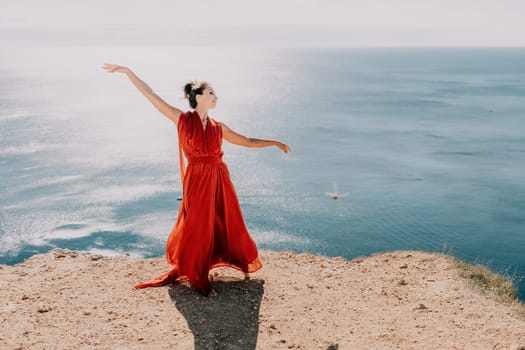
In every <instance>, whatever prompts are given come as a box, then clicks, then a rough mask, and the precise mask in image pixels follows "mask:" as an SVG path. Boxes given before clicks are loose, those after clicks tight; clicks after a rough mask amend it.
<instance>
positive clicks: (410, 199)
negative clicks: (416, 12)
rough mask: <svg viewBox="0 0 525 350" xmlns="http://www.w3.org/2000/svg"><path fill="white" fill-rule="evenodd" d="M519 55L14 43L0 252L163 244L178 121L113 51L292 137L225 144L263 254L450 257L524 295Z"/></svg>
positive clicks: (1, 118)
mask: <svg viewBox="0 0 525 350" xmlns="http://www.w3.org/2000/svg"><path fill="white" fill-rule="evenodd" d="M524 59H525V48H317V47H307V48H306V47H304V48H246V47H175V46H174V47H167V46H156V47H146V46H120V47H110V46H39V47H36V46H35V47H31V46H8V47H6V48H4V53H3V54H2V56H1V57H0V77H1V80H0V178H1V179H2V181H1V183H0V190H1V191H0V264H16V263H19V262H22V261H24V260H25V259H27V258H28V257H30V256H32V255H34V254H38V253H45V252H47V251H49V250H51V249H53V248H55V247H59V248H67V249H76V250H81V251H88V252H92V253H97V254H105V255H120V254H129V255H132V256H136V257H144V258H147V257H156V256H161V255H162V254H164V244H165V241H166V238H167V236H168V234H169V232H170V231H171V229H172V227H173V225H174V224H175V220H176V217H177V213H178V207H179V203H180V202H179V201H178V200H177V198H178V197H179V196H180V195H181V183H180V174H179V169H178V146H177V130H176V126H175V125H174V124H173V123H172V122H170V121H169V120H168V119H166V118H164V117H163V116H162V115H161V114H160V113H158V112H157V111H156V110H155V109H154V108H153V107H152V106H151V105H150V104H149V102H148V101H147V100H146V99H145V98H144V97H143V96H142V95H141V94H140V93H139V92H138V91H136V90H135V88H134V87H133V85H132V84H131V82H129V81H128V79H127V78H126V77H125V76H124V75H121V74H109V73H106V72H104V71H103V70H102V69H101V65H102V64H104V63H116V64H122V65H125V66H129V67H130V68H132V69H133V70H134V72H135V73H136V74H137V75H138V76H139V77H140V78H142V79H143V80H144V81H146V82H147V83H148V84H149V85H150V86H151V87H152V88H153V89H154V90H155V91H156V92H157V93H158V94H159V95H160V96H162V97H163V98H164V99H165V100H166V101H167V102H168V103H170V104H173V105H175V106H177V107H178V108H181V109H183V110H189V109H190V108H189V106H188V104H187V101H186V100H184V99H183V98H182V86H183V84H184V82H185V81H187V80H191V79H197V80H206V81H208V82H210V83H211V85H212V86H213V87H214V88H215V90H216V92H217V94H218V96H219V101H218V106H217V109H215V110H213V111H210V115H211V117H213V118H215V119H216V120H219V121H221V122H224V123H226V124H227V125H228V126H229V127H230V128H232V129H233V130H235V131H237V132H239V133H241V134H244V135H246V136H249V137H258V138H265V139H277V140H280V141H282V142H285V143H287V144H288V145H290V146H291V148H292V152H291V153H290V154H288V155H285V154H283V153H282V152H281V151H280V150H278V149H277V148H265V149H248V148H242V147H237V146H233V145H230V144H228V143H227V142H224V144H223V147H224V152H225V155H224V160H225V162H226V164H227V165H228V167H229V169H230V172H231V176H232V180H233V183H234V185H235V187H236V190H237V194H238V197H239V201H240V204H241V208H242V210H243V214H244V218H245V222H246V225H247V227H248V229H249V231H250V234H251V235H252V237H253V238H254V240H255V241H256V243H257V245H258V247H259V248H260V249H270V250H291V251H295V252H311V253H315V254H321V255H326V256H342V257H345V258H347V259H352V258H355V257H357V256H363V255H371V254H373V253H377V252H384V251H392V250H426V251H434V252H444V253H448V254H451V255H454V256H456V257H458V258H460V259H462V260H464V261H466V262H468V263H481V264H484V265H487V266H488V267H490V268H491V269H492V270H494V271H496V272H498V273H502V274H506V275H509V276H512V277H513V278H514V279H515V280H516V285H517V286H518V288H519V297H520V299H521V300H525V281H524V280H523V276H525V258H524V256H525V255H524V254H523V251H524V248H525V230H524V228H525V177H524V176H523V174H524V173H525V172H524V164H525V136H524V133H523V130H525V118H524V116H525V99H524V98H523V96H525V66H524V65H523V64H522V62H524ZM326 192H338V193H341V194H345V196H344V197H342V198H340V199H337V200H334V199H333V198H331V197H330V196H328V195H327V194H326ZM263 264H264V262H263Z"/></svg>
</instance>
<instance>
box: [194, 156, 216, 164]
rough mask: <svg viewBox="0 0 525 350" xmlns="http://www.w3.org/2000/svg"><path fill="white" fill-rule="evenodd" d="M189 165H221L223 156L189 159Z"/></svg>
mask: <svg viewBox="0 0 525 350" xmlns="http://www.w3.org/2000/svg"><path fill="white" fill-rule="evenodd" d="M187 159H188V164H203V163H204V164H221V163H223V161H222V156H203V157H187Z"/></svg>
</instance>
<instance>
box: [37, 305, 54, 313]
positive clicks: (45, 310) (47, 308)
mask: <svg viewBox="0 0 525 350" xmlns="http://www.w3.org/2000/svg"><path fill="white" fill-rule="evenodd" d="M51 310H53V308H52V307H51V306H40V307H39V308H38V309H37V310H36V311H37V312H38V313H40V314H43V313H44V312H49V311H51Z"/></svg>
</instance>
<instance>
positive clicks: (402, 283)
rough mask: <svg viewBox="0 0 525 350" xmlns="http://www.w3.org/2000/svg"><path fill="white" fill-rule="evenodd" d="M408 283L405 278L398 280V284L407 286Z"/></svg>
mask: <svg viewBox="0 0 525 350" xmlns="http://www.w3.org/2000/svg"><path fill="white" fill-rule="evenodd" d="M407 284H408V283H407V281H405V280H404V279H402V280H401V281H399V282H397V285H398V286H406V285H407Z"/></svg>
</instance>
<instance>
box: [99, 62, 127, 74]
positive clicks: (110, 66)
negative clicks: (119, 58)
mask: <svg viewBox="0 0 525 350" xmlns="http://www.w3.org/2000/svg"><path fill="white" fill-rule="evenodd" d="M102 68H103V69H104V70H105V71H107V72H118V71H119V69H121V68H123V67H121V66H119V65H116V64H108V63H104V65H103V66H102Z"/></svg>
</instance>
